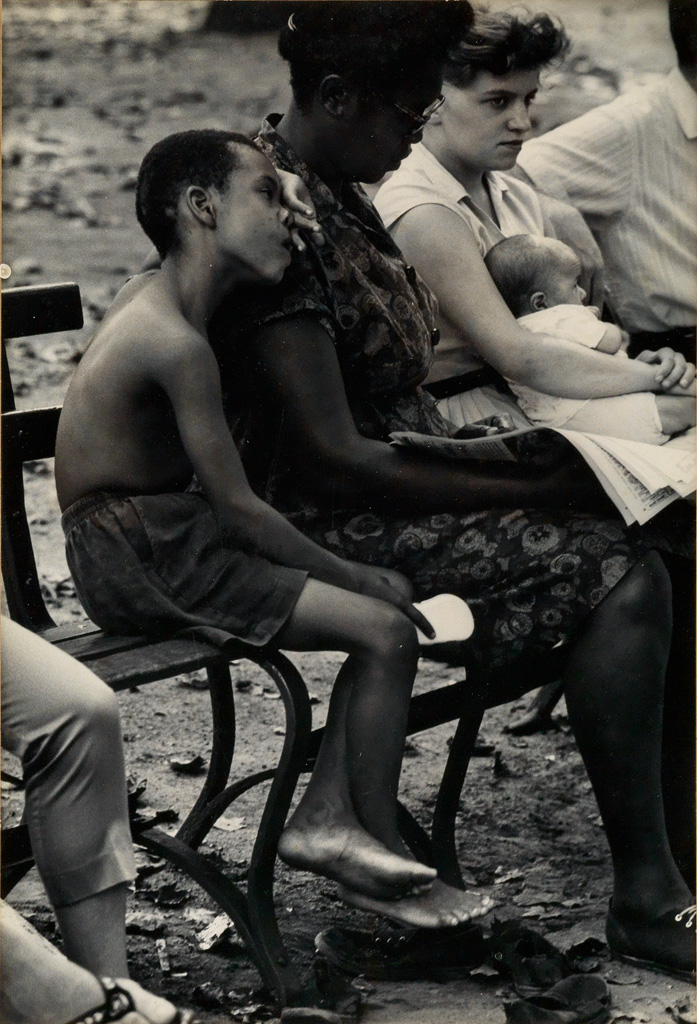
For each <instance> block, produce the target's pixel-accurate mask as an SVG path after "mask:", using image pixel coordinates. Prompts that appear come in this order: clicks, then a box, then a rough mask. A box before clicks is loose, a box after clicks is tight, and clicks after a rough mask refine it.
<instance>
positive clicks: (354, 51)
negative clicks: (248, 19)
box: [278, 0, 473, 109]
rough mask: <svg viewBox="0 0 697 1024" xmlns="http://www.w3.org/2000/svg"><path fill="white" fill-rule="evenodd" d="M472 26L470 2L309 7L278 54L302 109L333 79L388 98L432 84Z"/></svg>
mask: <svg viewBox="0 0 697 1024" xmlns="http://www.w3.org/2000/svg"><path fill="white" fill-rule="evenodd" d="M472 20H473V14H472V8H471V6H470V4H469V3H468V2H467V0H367V2H366V0H339V2H337V0H310V2H308V3H301V4H298V6H297V8H296V9H295V10H294V11H293V14H292V15H291V17H290V18H289V19H288V24H287V25H285V26H284V27H283V28H282V29H281V34H280V37H279V40H278V52H279V53H280V55H281V57H283V59H284V60H286V61H287V62H288V64H289V65H290V76H291V77H290V83H291V87H292V89H293V96H294V98H295V101H296V103H297V104H298V106H299V107H301V108H305V109H306V108H307V107H308V106H309V104H310V102H311V100H312V97H313V95H314V93H315V91H316V89H317V88H318V86H319V84H320V82H321V81H322V80H323V79H324V78H326V76H327V75H341V76H342V78H344V79H345V80H346V81H347V82H348V83H349V84H350V85H351V86H352V87H354V88H355V89H356V90H357V91H358V92H359V93H363V94H372V95H375V94H377V95H380V96H387V95H390V94H391V93H392V92H393V91H394V90H395V89H398V88H400V87H404V86H405V85H410V84H412V83H414V82H419V81H420V78H421V77H425V76H432V74H433V68H434V67H435V66H439V65H441V64H442V62H443V61H444V59H445V56H446V54H447V51H448V48H449V47H450V46H452V43H453V39H461V38H462V37H463V36H464V34H465V33H466V32H467V30H468V29H469V27H470V26H471V24H472Z"/></svg>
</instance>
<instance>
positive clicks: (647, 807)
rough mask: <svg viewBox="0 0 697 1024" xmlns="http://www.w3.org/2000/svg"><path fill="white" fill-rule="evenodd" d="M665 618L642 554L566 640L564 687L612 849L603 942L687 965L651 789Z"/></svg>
mask: <svg viewBox="0 0 697 1024" xmlns="http://www.w3.org/2000/svg"><path fill="white" fill-rule="evenodd" d="M671 618H672V616H671V592H670V579H669V576H668V573H667V571H666V569H665V566H664V564H663V562H662V561H661V559H660V557H659V556H658V555H657V554H655V553H653V552H652V553H650V554H649V555H647V556H646V557H645V558H644V559H642V561H641V562H639V563H637V565H636V566H635V567H634V568H633V569H632V570H631V571H630V572H629V573H627V575H626V576H625V577H624V578H623V579H622V580H621V581H620V583H618V584H617V586H615V587H614V588H613V590H612V591H611V592H610V594H609V595H608V596H607V597H606V598H605V599H604V601H603V602H602V603H601V604H600V605H599V606H598V608H597V609H596V610H595V612H594V613H593V615H592V616H591V618H590V620H589V622H588V624H587V625H586V628H585V630H584V632H583V633H582V634H581V636H580V638H579V640H578V641H577V642H576V644H575V647H574V651H573V653H572V655H571V658H570V661H569V664H568V669H567V672H566V673H565V676H564V686H565V695H566V703H567V708H568V711H569V720H570V722H571V725H572V727H573V730H574V734H575V736H576V739H577V742H578V745H579V749H580V751H581V754H582V756H583V759H584V761H585V764H586V768H587V770H588V774H589V776H590V779H591V782H592V784H593V789H594V791H595V795H596V799H597V801H598V806H599V808H600V813H601V816H602V819H603V823H604V825H605V832H606V835H607V839H608V843H609V846H610V851H611V854H612V861H613V869H614V895H613V899H612V905H611V909H610V914H609V917H608V939H609V942H610V946H611V948H612V949H613V950H614V951H615V952H617V953H620V954H626V955H628V956H631V957H635V958H637V959H639V960H643V961H646V962H652V963H655V964H656V965H663V966H667V967H670V968H673V969H677V970H686V971H689V970H694V958H695V949H694V941H693V938H692V937H693V935H694V931H693V930H689V929H688V923H689V922H690V915H689V914H688V915H683V917H682V918H678V916H676V915H680V912H681V911H683V910H685V908H686V907H688V905H689V904H691V903H692V900H693V897H692V895H691V893H690V891H689V889H688V887H687V885H686V884H685V881H684V879H683V878H682V876H681V874H680V871H679V870H678V868H677V866H676V864H675V861H674V859H673V856H672V853H671V849H670V846H669V843H668V837H667V834H666V827H665V817H664V810H663V799H662V794H661V738H662V713H661V712H662V701H663V686H664V680H665V672H666V665H667V662H668V656H669V652H670V640H671ZM618 645H621V652H622V656H621V657H620V658H618V657H617V652H618Z"/></svg>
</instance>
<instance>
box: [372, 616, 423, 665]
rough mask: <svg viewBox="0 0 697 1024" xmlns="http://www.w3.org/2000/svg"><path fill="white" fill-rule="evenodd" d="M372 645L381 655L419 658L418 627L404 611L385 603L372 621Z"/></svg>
mask: <svg viewBox="0 0 697 1024" xmlns="http://www.w3.org/2000/svg"><path fill="white" fill-rule="evenodd" d="M369 640H370V647H371V649H372V650H373V651H374V652H375V653H376V654H378V655H380V656H381V657H386V658H390V657H391V658H394V657H403V658H418V656H419V641H418V638H417V636H416V627H415V626H414V624H413V623H412V622H410V621H409V619H408V618H407V617H406V615H405V614H404V613H403V612H400V611H399V609H397V608H393V607H392V606H391V605H385V606H384V609H381V611H380V613H379V614H378V615H376V616H375V617H374V619H373V621H372V629H371V634H370V638H369Z"/></svg>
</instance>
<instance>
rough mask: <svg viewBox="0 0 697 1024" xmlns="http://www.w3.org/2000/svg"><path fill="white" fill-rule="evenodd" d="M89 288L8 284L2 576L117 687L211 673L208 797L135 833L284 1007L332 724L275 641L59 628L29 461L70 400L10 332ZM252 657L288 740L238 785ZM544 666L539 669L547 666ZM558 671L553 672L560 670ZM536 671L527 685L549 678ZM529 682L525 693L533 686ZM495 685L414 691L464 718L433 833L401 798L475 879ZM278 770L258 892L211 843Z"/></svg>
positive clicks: (13, 598)
mask: <svg viewBox="0 0 697 1024" xmlns="http://www.w3.org/2000/svg"><path fill="white" fill-rule="evenodd" d="M82 325H83V318H82V307H81V300H80V292H79V288H78V286H77V285H75V284H56V285H40V286H30V287H21V288H11V289H3V292H2V339H3V346H2V572H3V579H4V583H5V597H6V602H7V607H8V610H9V614H10V616H11V617H12V618H13V619H14V620H15V621H17V622H18V623H20V624H21V625H23V626H25V627H27V628H28V629H31V630H33V631H34V632H35V633H38V634H39V635H41V636H42V637H43V638H44V639H46V640H48V641H50V642H51V643H53V644H55V645H56V646H57V647H59V648H60V649H61V650H62V651H65V652H66V653H67V654H70V655H72V656H73V657H74V658H77V660H78V661H80V662H82V663H83V664H85V665H87V666H88V667H89V668H90V669H91V670H92V671H93V672H95V674H96V675H97V676H99V678H100V679H102V680H104V682H106V683H107V684H108V685H109V686H111V687H112V688H113V689H114V690H115V691H120V690H124V689H127V688H129V687H132V686H136V685H142V684H145V683H149V682H153V681H155V680H161V679H167V678H170V677H172V676H175V675H179V674H180V673H183V672H190V671H193V670H196V669H203V670H205V672H206V675H207V677H208V683H209V690H210V700H211V715H212V733H213V742H212V753H211V758H210V764H209V767H208V772H207V775H206V779H205V781H204V783H203V785H202V788H201V791H200V794H199V796H198V799H197V800H196V802H195V803H194V806H193V807H192V808H191V810H190V811H189V813H188V815H187V816H186V818H185V820H184V821H183V823H182V825H181V827H180V828H179V830H178V832H177V834H176V835H175V836H169V835H168V834H167V833H165V832H164V831H162V830H161V829H159V828H158V827H157V821H156V820H150V821H147V820H146V821H144V822H143V821H140V822H137V823H136V824H135V825H134V826H133V831H134V840H135V841H136V842H137V843H138V844H140V845H142V846H143V847H145V848H146V849H148V850H150V851H152V852H155V853H157V854H158V855H160V856H162V857H164V858H166V859H167V860H168V861H169V862H171V863H172V864H174V865H176V866H178V867H179V868H181V869H183V870H184V871H185V872H187V873H188V874H189V875H190V876H191V878H193V879H194V880H195V881H196V882H197V883H198V884H200V885H201V886H202V887H203V889H204V890H205V891H206V892H207V893H208V894H209V895H210V896H211V897H212V898H213V900H214V901H215V902H216V903H217V904H218V905H219V906H220V908H221V909H222V910H223V911H224V912H225V913H227V914H228V915H229V916H230V918H231V919H232V921H233V922H234V924H235V926H236V928H237V929H238V931H239V933H240V935H241V937H242V938H243V940H244V942H245V944H246V945H247V948H248V950H249V952H250V954H251V956H252V958H253V960H254V963H255V964H256V966H257V968H258V970H259V973H260V974H261V977H262V979H263V982H264V984H265V985H266V986H267V987H268V988H269V989H270V990H271V991H272V992H273V993H274V994H275V997H276V1000H277V1004H278V1005H279V1006H283V1005H286V1004H288V1003H292V1002H293V1001H295V1000H297V999H298V998H299V997H300V996H301V993H302V988H303V985H302V981H301V979H300V977H299V975H298V972H297V970H296V968H295V966H294V964H293V963H292V962H291V960H290V959H289V957H288V954H287V953H286V950H285V948H284V945H283V940H282V938H281V934H280V931H279V928H278V923H277V920H276V914H275V910H274V903H273V877H274V865H275V860H276V851H277V845H278V840H279V837H280V834H281V831H282V829H283V826H284V823H285V819H286V815H287V813H288V809H289V807H290V804H291V800H292V798H293V793H294V791H295V787H296V784H297V780H298V777H299V775H300V773H301V772H302V771H307V770H310V769H311V768H312V764H313V761H314V758H315V756H316V753H317V750H318V748H319V744H320V742H321V738H322V730H321V729H315V730H314V732H313V731H311V730H312V725H311V722H312V717H311V710H310V700H309V696H308V692H307V689H306V686H305V684H304V682H303V680H302V678H301V676H300V674H299V673H298V671H297V669H296V668H295V667H294V666H293V665H292V663H291V662H290V661H289V660H288V659H287V658H286V657H285V655H283V654H282V653H281V652H279V651H278V650H275V649H274V648H272V647H262V648H259V647H253V646H250V645H247V644H244V643H242V642H239V643H237V644H234V645H232V646H228V647H226V650H225V653H222V652H221V650H220V649H219V648H217V647H214V646H212V645H210V644H207V643H205V642H203V641H201V640H199V639H194V638H193V637H192V638H190V639H189V638H182V636H181V635H178V636H177V637H176V638H172V637H141V636H113V635H107V634H105V633H104V632H102V631H101V630H100V629H99V628H98V627H97V626H96V625H94V623H92V622H91V621H90V620H89V619H87V618H85V619H83V620H81V621H77V622H72V623H70V624H69V625H62V626H57V625H56V624H55V622H54V621H53V619H52V618H51V616H50V614H49V612H48V609H47V607H46V604H45V601H44V598H43V595H42V592H41V584H40V576H39V572H38V570H37V566H36V560H35V554H34V547H33V543H32V537H31V533H30V528H29V522H28V518H27V508H26V503H25V494H24V483H23V466H24V464H25V463H27V462H33V461H36V460H42V459H51V458H52V457H53V455H54V451H55V438H56V429H57V425H58V417H59V414H60V407H52V408H37V409H29V410H21V411H20V410H17V409H16V407H15V398H14V392H13V388H12V381H11V377H10V372H9V367H8V361H7V353H6V349H5V341H6V339H11V338H20V337H26V336H29V335H44V334H48V333H52V332H57V331H65V330H76V329H79V328H80V327H82ZM233 659H235V660H238V659H247V660H249V661H252V662H254V663H255V664H257V665H259V667H260V668H262V669H263V670H264V671H265V672H266V673H267V674H268V675H269V676H270V678H271V680H272V681H273V683H274V684H275V686H276V687H277V688H278V690H279V692H280V695H281V697H282V699H283V706H284V709H285V719H286V721H285V738H284V741H283V747H282V751H281V755H280V758H279V762H278V764H277V766H276V767H275V768H272V769H265V770H263V771H258V772H256V773H254V774H252V775H249V776H247V777H246V778H243V779H240V780H238V781H236V782H233V783H231V784H228V779H229V775H230V770H231V767H232V761H233V754H234V747H235V705H234V691H233V687H232V681H231V677H230V668H229V662H230V661H231V660H233ZM538 668H539V666H538ZM554 677H555V676H554V675H552V676H551V678H554ZM547 678H550V677H549V676H548V677H547ZM542 681H544V680H541V679H540V677H539V674H538V671H535V672H534V673H533V672H532V671H531V674H530V679H529V680H528V681H527V688H532V687H534V686H537V685H539V683H540V682H542ZM525 685H526V684H524V683H520V685H519V690H520V689H522V688H525ZM481 692H484V690H483V689H482V688H478V687H477V686H476V685H475V680H473V679H467V680H462V681H461V682H458V683H454V684H451V685H448V686H445V687H439V688H438V689H436V690H433V691H430V692H428V693H425V694H422V695H420V696H418V697H415V698H413V700H412V703H411V711H410V716H409V732H410V733H416V732H420V731H422V730H425V729H429V728H432V727H433V726H437V725H442V724H444V723H446V722H450V721H453V720H455V719H457V720H458V726H457V730H456V732H455V735H454V737H453V740H452V742H451V745H450V751H449V754H448V758H447V763H446V766H445V771H444V775H443V781H442V783H441V786H440V789H439V791H438V794H437V797H436V801H435V809H434V815H433V824H432V831H431V835H430V837H429V835H428V834H427V833H426V832H425V831H424V830H423V829H422V828H421V827H420V826H419V825H418V824H417V822H416V821H415V819H414V818H413V817H412V816H411V815H410V814H409V812H408V811H407V810H406V809H405V808H403V807H401V808H400V828H401V829H402V832H403V834H404V838H405V839H406V841H407V842H408V843H409V844H410V846H411V847H412V849H413V850H414V852H415V853H416V854H417V855H418V856H419V858H420V859H422V860H424V861H425V862H428V863H432V864H435V865H436V866H437V867H438V869H439V872H440V874H441V877H443V878H444V879H445V880H446V881H449V882H451V884H454V885H461V884H462V876H461V873H460V868H459V865H458V859H457V852H456V846H455V815H456V813H457V811H458V809H459V801H460V793H461V790H462V785H463V782H464V777H465V772H466V770H467V764H468V761H469V757H470V754H471V751H472V748H473V745H474V741H475V739H476V736H477V732H478V729H479V725H480V722H481V717H482V714H483V712H484V710H485V707H486V703H485V702H484V700H483V699H482V697H481ZM268 780H272V785H271V788H270V791H269V794H268V797H267V800H266V804H265V806H264V811H263V814H262V818H261V822H260V824H259V829H258V833H257V836H256V840H255V842H254V846H253V851H252V855H251V860H250V863H249V870H248V875H247V889H246V893H245V892H243V891H242V889H241V888H240V887H239V886H238V885H237V884H236V883H235V882H233V881H232V880H231V879H230V878H229V877H228V876H227V875H226V874H225V873H224V871H222V870H220V869H219V868H218V867H216V866H214V865H212V864H211V863H210V861H209V860H207V859H206V858H204V856H203V855H201V854H200V853H199V852H198V850H197V848H198V846H199V845H200V843H201V842H202V841H203V839H204V838H205V836H206V835H207V833H208V832H209V830H210V829H211V828H212V826H213V825H214V824H215V822H216V821H217V819H218V818H219V817H220V815H221V814H223V812H224V811H225V810H226V809H227V808H228V807H229V806H230V804H231V803H232V802H233V801H234V800H236V799H237V797H239V796H241V795H242V794H243V793H245V792H247V791H248V790H249V789H251V788H252V787H253V786H255V785H257V784H259V783H261V782H266V781H268ZM31 864H32V859H31V850H30V847H29V844H28V838H27V833H26V829H25V828H24V826H21V825H20V826H16V827H15V828H14V829H5V830H4V831H3V880H4V884H5V890H7V889H9V888H11V886H12V885H13V884H15V883H16V881H17V880H18V879H19V878H20V877H22V875H23V874H24V873H25V872H26V871H27V870H28V869H29V867H31Z"/></svg>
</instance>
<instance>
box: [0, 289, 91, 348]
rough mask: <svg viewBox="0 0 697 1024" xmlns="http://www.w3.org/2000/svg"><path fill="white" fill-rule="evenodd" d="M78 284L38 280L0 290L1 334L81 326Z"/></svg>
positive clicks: (21, 335)
mask: <svg viewBox="0 0 697 1024" xmlns="http://www.w3.org/2000/svg"><path fill="white" fill-rule="evenodd" d="M84 322H85V321H84V319H83V315H82V302H81V300H80V289H79V287H78V285H76V284H73V283H72V282H71V283H63V284H38V285H27V286H26V287H21V288H3V290H2V336H3V338H25V337H28V336H29V335H31V334H54V333H56V332H57V331H77V330H79V329H80V328H81V327H83V326H84Z"/></svg>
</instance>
